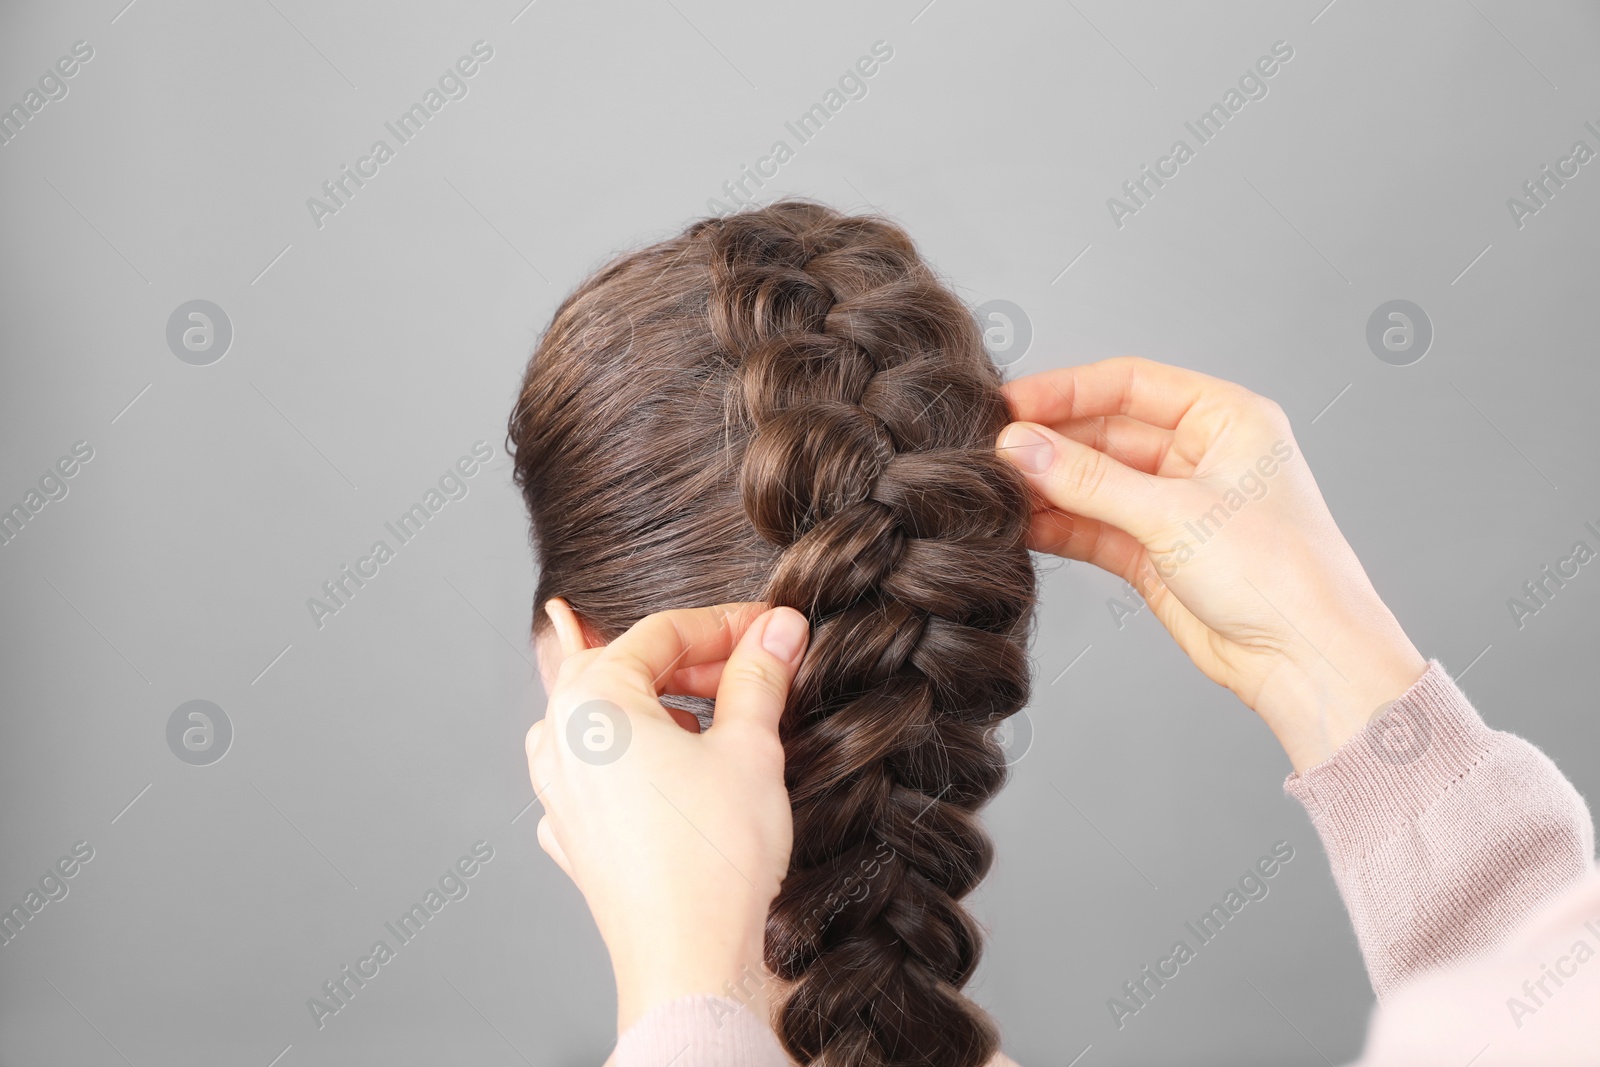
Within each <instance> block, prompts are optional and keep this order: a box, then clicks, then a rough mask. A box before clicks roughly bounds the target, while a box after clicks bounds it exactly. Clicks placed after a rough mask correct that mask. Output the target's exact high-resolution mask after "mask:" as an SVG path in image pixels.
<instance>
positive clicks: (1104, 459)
mask: <svg viewBox="0 0 1600 1067" xmlns="http://www.w3.org/2000/svg"><path fill="white" fill-rule="evenodd" d="M997 450H998V451H999V453H1000V455H1002V456H1004V457H1005V458H1006V459H1008V460H1010V461H1011V463H1012V464H1013V465H1015V466H1016V468H1017V469H1018V470H1019V471H1021V472H1022V473H1023V475H1024V476H1025V477H1026V478H1027V479H1028V483H1029V484H1030V485H1032V486H1033V489H1034V491H1035V492H1036V493H1037V494H1038V495H1039V496H1040V497H1042V498H1043V499H1044V501H1045V503H1047V504H1050V505H1051V506H1052V507H1055V508H1059V509H1060V510H1062V511H1065V512H1068V513H1070V514H1073V515H1081V516H1083V517H1084V518H1087V519H1098V520H1100V521H1101V522H1105V523H1109V524H1110V525H1112V526H1116V527H1119V528H1121V529H1123V530H1125V531H1127V532H1128V533H1130V534H1132V535H1133V537H1134V538H1135V539H1137V540H1138V541H1140V542H1146V541H1147V540H1148V539H1150V538H1152V537H1154V536H1156V535H1158V534H1159V532H1160V531H1161V529H1163V528H1164V527H1165V526H1166V525H1167V521H1166V520H1167V517H1168V513H1169V512H1170V511H1171V510H1172V506H1173V500H1172V494H1173V493H1174V492H1176V491H1177V488H1178V486H1177V484H1176V483H1174V482H1173V480H1172V479H1168V478H1161V477H1158V476H1156V475H1153V474H1146V473H1145V472H1144V471H1141V470H1135V469H1134V468H1132V467H1129V466H1127V465H1125V464H1123V463H1119V462H1118V461H1117V460H1115V459H1113V458H1112V457H1111V456H1108V455H1106V454H1105V453H1104V452H1101V451H1099V450H1097V449H1094V448H1091V447H1089V446H1088V445H1086V444H1082V443H1080V442H1078V441H1074V440H1072V439H1071V438H1068V437H1063V436H1061V435H1060V434H1058V433H1056V432H1055V431H1054V430H1052V429H1049V428H1048V427H1045V426H1040V425H1039V424H1038V423H1033V422H1013V423H1012V424H1011V425H1009V426H1007V427H1006V428H1005V429H1004V430H1002V431H1001V432H1000V439H999V441H998V443H997Z"/></svg>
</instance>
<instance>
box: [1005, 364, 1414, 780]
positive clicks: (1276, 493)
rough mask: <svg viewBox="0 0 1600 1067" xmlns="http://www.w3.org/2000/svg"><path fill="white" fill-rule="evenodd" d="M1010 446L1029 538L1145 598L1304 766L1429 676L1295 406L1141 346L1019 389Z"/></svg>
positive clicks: (1010, 389) (1011, 387)
mask: <svg viewBox="0 0 1600 1067" xmlns="http://www.w3.org/2000/svg"><path fill="white" fill-rule="evenodd" d="M1005 392H1006V395H1007V396H1008V398H1009V399H1010V401H1011V404H1012V408H1013V410H1014V411H1015V413H1016V415H1017V418H1018V419H1019V420H1021V421H1018V422H1014V423H1012V424H1011V425H1009V426H1007V427H1006V428H1005V430H1004V431H1003V432H1002V433H1001V434H1000V438H999V441H998V442H997V444H998V447H999V450H1000V454H1001V455H1002V456H1004V457H1006V458H1007V459H1009V460H1010V461H1011V462H1012V463H1014V464H1015V465H1016V466H1017V467H1018V468H1019V469H1020V470H1021V471H1022V472H1023V473H1024V474H1025V475H1026V476H1027V478H1028V481H1029V482H1030V483H1031V484H1032V486H1033V488H1034V490H1035V493H1036V496H1037V500H1036V509H1037V510H1036V511H1035V513H1034V517H1033V525H1032V528H1031V531H1030V534H1029V544H1030V547H1032V548H1033V549H1035V550H1036V551H1040V552H1051V553H1055V554H1056V555H1061V556H1066V557H1069V558H1071V559H1077V560H1084V561H1087V562H1089V563H1092V564H1094V565H1095V566H1097V567H1101V568H1103V569H1105V570H1107V571H1110V572H1111V573H1112V574H1115V575H1118V576H1119V577H1121V578H1122V579H1123V580H1124V581H1126V582H1128V583H1129V584H1131V585H1132V586H1133V587H1134V588H1135V589H1137V590H1138V592H1139V593H1140V594H1141V595H1142V596H1143V597H1144V600H1145V602H1146V603H1147V604H1148V605H1149V607H1150V610H1151V612H1152V613H1153V614H1154V615H1155V617H1156V618H1157V619H1158V620H1160V622H1161V624H1162V625H1163V626H1165V627H1166V628H1167V631H1168V632H1169V633H1171V634H1172V636H1173V638H1174V639H1175V640H1176V641H1177V642H1178V646H1179V647H1180V648H1182V649H1183V651H1184V652H1185V653H1186V654H1187V655H1188V656H1189V658H1190V659H1192V660H1193V661H1194V662H1195V665H1196V666H1198V667H1199V668H1200V669H1201V670H1202V671H1203V672H1205V674H1206V676H1207V677H1209V678H1210V679H1211V680H1212V681H1215V682H1217V683H1219V684H1221V685H1224V686H1227V687H1228V688H1229V689H1231V690H1233V692H1234V693H1236V694H1237V695H1238V697H1239V699H1240V700H1242V701H1244V703H1245V704H1246V705H1248V706H1249V707H1250V708H1252V709H1254V710H1255V711H1256V713H1257V714H1259V715H1260V716H1261V718H1262V719H1263V720H1265V721H1266V723H1267V725H1268V726H1269V727H1271V729H1272V731H1273V733H1274V734H1275V735H1277V738H1278V741H1279V743H1281V744H1282V745H1283V749H1284V751H1285V752H1286V753H1287V754H1288V756H1289V759H1290V761H1291V762H1292V763H1293V764H1294V767H1295V770H1296V771H1301V772H1303V771H1305V770H1306V769H1307V768H1309V767H1312V766H1315V765H1316V764H1318V763H1321V762H1323V761H1324V760H1326V759H1328V758H1330V757H1331V756H1332V755H1333V754H1334V753H1335V752H1336V751H1337V750H1338V749H1339V747H1340V746H1341V745H1342V744H1343V743H1344V742H1345V741H1347V740H1348V739H1349V738H1351V737H1353V736H1354V735H1355V734H1356V733H1358V732H1360V730H1361V729H1362V728H1363V727H1364V726H1365V725H1366V723H1367V722H1368V720H1369V719H1371V717H1372V715H1373V713H1374V712H1376V711H1377V710H1379V709H1380V708H1381V707H1382V706H1383V705H1384V704H1385V703H1387V702H1388V701H1391V700H1394V699H1395V698H1397V697H1399V696H1400V695H1401V694H1402V693H1404V692H1405V691H1406V690H1407V689H1408V688H1410V686H1411V684H1412V683H1413V682H1415V681H1416V680H1417V679H1418V678H1420V677H1421V676H1422V673H1423V671H1424V670H1426V668H1427V661H1426V660H1424V659H1423V658H1422V656H1421V654H1420V653H1418V651H1417V649H1416V647H1415V646H1414V645H1412V643H1411V641H1410V640H1409V639H1408V638H1407V637H1406V635H1405V631H1404V630H1402V629H1401V627H1400V624H1399V622H1398V621H1396V619H1395V617H1394V615H1393V614H1392V613H1391V612H1390V611H1389V609H1388V608H1387V607H1386V606H1385V605H1384V603H1383V601H1382V600H1381V599H1380V598H1379V596H1378V594H1377V592H1376V590H1374V589H1373V587H1372V583H1371V581H1369V580H1368V578H1367V574H1366V572H1365V571H1364V570H1363V569H1362V567H1361V563H1360V561H1359V560H1357V559H1356V556H1355V553H1354V552H1353V551H1352V550H1351V548H1350V545H1349V543H1348V542H1346V541H1345V539H1344V535H1343V534H1341V533H1340V532H1339V527H1338V526H1337V525H1335V523H1334V521H1333V516H1332V515H1331V514H1329V512H1328V506H1327V504H1326V503H1324V502H1323V499H1322V493H1321V491H1320V490H1318V488H1317V483H1316V480H1315V479H1314V478H1312V476H1311V469H1310V468H1309V467H1308V466H1307V465H1306V462H1305V458H1304V457H1303V456H1302V455H1301V454H1300V448H1299V445H1298V444H1297V443H1296V441H1295V439H1294V433H1293V431H1292V430H1291V429H1290V427H1289V420H1288V418H1287V417H1285V415H1284V413H1283V409H1282V408H1280V407H1279V406H1278V405H1277V404H1276V403H1274V402H1273V401H1271V400H1269V399H1267V398H1266V397H1262V396H1258V395H1256V394H1255V393H1252V392H1250V391H1249V390H1248V389H1245V388H1244V387H1243V386H1239V385H1235V384H1233V383H1231V382H1226V381H1223V380H1221V379H1219V378H1212V377H1209V376H1207V375H1204V374H1199V373H1197V372H1195V371H1190V370H1184V369H1182V368H1179V367H1173V366H1168V365H1166V364H1164V363H1155V362H1152V361H1150V360H1146V359H1139V358H1136V357H1131V356H1123V357H1118V358H1116V359H1108V360H1103V361H1101V362H1099V363H1091V364H1088V365H1086V366H1081V367H1071V368H1067V369H1064V370H1056V371H1044V372H1042V373H1040V374H1034V375H1030V376H1028V377H1026V378H1021V379H1019V380H1017V381H1014V382H1011V383H1008V384H1007V385H1006V387H1005Z"/></svg>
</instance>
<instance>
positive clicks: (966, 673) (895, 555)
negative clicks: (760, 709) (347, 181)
mask: <svg viewBox="0 0 1600 1067" xmlns="http://www.w3.org/2000/svg"><path fill="white" fill-rule="evenodd" d="M999 385H1000V379H999V376H998V374H997V372H996V371H995V369H994V366H993V364H992V363H991V362H990V360H989V358H988V355H987V353H986V352H985V350H984V348H983V346H982V341H981V335H980V332H979V329H978V324H977V322H976V321H975V319H974V318H973V316H972V314H971V313H970V312H969V311H968V310H967V309H966V307H965V306H964V305H963V304H962V303H961V302H960V301H959V300H957V299H956V298H955V297H954V296H953V295H952V294H951V293H950V292H949V291H948V290H947V289H946V288H945V287H944V286H942V285H941V284H940V283H939V281H938V280H937V278H936V277H935V275H934V274H933V272H932V271H931V270H930V269H929V268H928V267H927V266H926V264H924V263H923V261H922V260H921V258H920V257H919V255H918V254H917V251H916V249H915V247H914V245H913V244H912V242H911V240H910V239H909V238H908V237H907V236H906V235H905V233H904V232H903V231H901V230H900V229H899V228H898V227H896V226H894V225H893V224H892V223H889V222H887V221H885V220H883V219H880V218H875V217H861V216H855V217H852V216H845V215H841V214H839V213H838V212H836V211H834V210H832V209H830V208H827V207H824V206H822V205H819V204H815V203H812V202H808V201H796V200H790V201H783V202H780V203H777V204H773V205H771V206H769V207H766V208H762V209H759V210H752V211H747V212H744V213H740V214H737V215H733V216H729V217H727V218H722V219H706V220H703V221H700V222H697V223H695V224H694V225H692V226H690V227H689V228H688V229H687V230H686V231H684V232H683V233H682V234H681V235H679V236H677V237H675V238H672V239H671V240H668V241H663V242H661V243H659V244H656V245H652V246H650V247H648V248H645V249H642V250H639V251H636V252H632V253H629V254H626V255H624V256H621V257H619V258H618V259H616V260H614V261H612V262H611V263H609V264H608V265H606V266H605V267H603V268H602V269H600V270H599V271H598V272H596V273H595V274H594V275H593V276H591V277H590V278H589V279H588V280H587V281H585V282H584V283H583V284H582V285H580V286H579V287H578V289H577V290H576V291H575V292H573V293H572V294H571V295H570V296H569V297H568V298H567V299H566V300H565V301H564V302H563V303H562V304H561V306H560V307H559V309H558V310H557V312H556V314H555V317H554V319H553V321H552V323H551V325H550V327H549V329H548V330H547V331H546V333H545V335H544V337H543V338H542V339H541V341H540V343H539V346H538V348H537V349H536V351H535V352H534V355H533V358H532V360H531V361H530V363H529V366H528V371H527V376H526V379H525V381H524V384H523V389H522V393H521V397H520V399H519V401H518V403H517V406H516V409H515V410H514V411H513V413H512V417H511V422H510V433H509V439H510V445H511V448H512V450H513V451H514V453H515V457H516V478H517V481H518V484H519V485H520V486H521V487H522V490H523V493H524V496H525V498H526V500H527V504H528V508H529V512H530V514H531V517H532V524H533V535H534V541H535V547H536V552H537V556H538V562H539V583H538V590H537V593H536V596H535V600H536V603H535V613H534V617H535V620H536V623H535V628H536V630H538V631H542V630H544V629H545V628H546V626H547V625H548V624H547V621H546V619H545V617H544V612H543V607H544V605H545V603H546V602H547V601H549V600H550V599H551V598H554V597H561V598H562V599H564V600H565V601H567V603H568V604H570V605H571V606H572V608H573V610H574V611H575V613H576V614H577V616H578V618H579V619H580V620H581V622H582V624H583V626H584V627H585V629H586V630H587V631H588V632H589V633H590V634H591V635H592V636H593V638H594V639H596V640H599V641H609V640H612V639H614V638H615V637H617V636H618V635H620V634H621V633H623V632H624V631H625V630H627V629H628V628H629V627H630V626H632V625H633V624H634V623H635V622H637V621H638V620H639V619H641V618H643V617H644V616H645V615H648V614H651V613H653V612H657V611H662V610H666V609H668V608H677V607H697V606H703V605H708V604H718V603H729V602H733V601H752V600H761V601H766V602H768V603H771V604H774V605H788V606H791V607H794V608H797V609H798V610H800V611H801V612H804V613H805V614H806V615H807V616H808V618H809V619H810V621H811V627H812V636H811V642H810V646H809V649H808V651H807V653H806V656H805V659H804V661H803V663H802V664H801V667H800V671H799V674H798V676H797V677H796V679H795V683H794V686H793V688H792V691H791V693H790V696H789V701H788V704H787V706H786V708H785V711H784V715H783V720H782V724H781V734H782V737H783V741H784V751H785V777H786V779H787V785H788V787H789V792H790V799H791V802H792V804H793V807H794V818H795V838H794V850H793V854H792V859H791V865H790V871H789V875H788V877H787V878H786V879H785V881H784V883H783V888H782V890H781V892H780V893H779V896H778V898H777V900H776V901H775V902H774V903H773V906H772V911H771V915H770V917H769V920H768V926H767V937H766V956H767V965H768V967H769V968H770V969H771V970H772V971H773V973H774V974H775V975H776V976H777V977H778V978H779V979H781V980H783V982H784V983H785V986H786V988H787V994H786V996H785V998H784V999H783V1001H782V1003H781V1005H780V1006H779V1008H778V1009H777V1013H776V1017H775V1020H774V1025H775V1028H776V1030H777V1032H778V1035H779V1037H780V1039H781V1040H782V1041H783V1043H784V1045H785V1047H786V1048H787V1049H788V1051H789V1052H790V1054H791V1055H793V1056H795V1057H796V1058H797V1059H798V1060H800V1062H802V1063H822V1064H829V1065H833V1064H838V1065H843V1064H851V1065H876V1064H902V1063H903V1064H913V1063H914V1064H923V1065H928V1064H933V1065H940V1067H944V1065H950V1067H955V1065H975V1064H981V1063H983V1062H985V1061H987V1060H988V1059H989V1058H990V1057H991V1056H992V1055H993V1053H994V1051H995V1050H996V1048H997V1042H996V1038H995V1035H994V1031H993V1027H992V1025H991V1023H990V1022H989V1020H988V1019H987V1017H986V1016H984V1014H983V1013H982V1012H981V1011H980V1010H979V1009H978V1008H977V1007H976V1006H975V1005H973V1004H972V1003H971V1002H970V1001H968V1000H966V999H965V998H964V997H963V996H962V995H961V994H960V992H959V991H960V989H961V987H962V986H963V985H964V984H965V983H966V981H967V980H968V978H969V977H970V976H971V974H972V972H973V969H974V968H975V966H976V964H977V961H978V955H979V951H980V948H981V933H980V930H979V928H978V927H977V925H976V924H975V922H974V921H973V920H972V918H971V917H970V916H969V915H968V913H967V912H966V911H965V909H964V908H963V907H962V905H961V903H960V901H961V899H962V898H963V897H964V896H965V895H966V894H967V893H968V892H969V891H970V890H971V889H972V888H973V887H974V886H975V885H976V884H977V883H978V881H979V880H980V879H981V878H982V877H983V875H984V873H985V872H986V871H987V869H988V866H989V862H990V857H991V849H990V844H989V841H988V837H987V835H986V834H985V832H984V830H983V828H982V826H981V824H980V823H979V822H978V820H977V818H976V815H975V812H976V810H977V809H978V808H979V807H980V806H981V805H982V804H983V803H984V802H985V801H986V800H987V799H988V798H989V797H990V796H991V795H992V794H993V793H994V792H995V791H996V790H997V789H998V788H999V786H1000V784H1001V782H1002V780H1003V778H1004V772H1005V759H1004V754H1003V752H1002V750H1001V748H1000V747H999V745H998V743H997V742H996V741H995V740H994V737H993V728H994V727H995V726H996V725H997V724H998V723H999V722H1000V721H1001V720H1002V719H1003V718H1004V717H1005V716H1007V715H1010V714H1012V713H1013V712H1015V711H1017V710H1018V709H1019V708H1021V706H1022V705H1023V704H1024V703H1025V702H1026V699H1027V694H1028V672H1027V661H1026V654H1025V650H1026V641H1027V637H1028V630H1029V627H1030V624H1031V620H1032V609H1033V602H1034V571H1033V567H1032V563H1031V561H1030V558H1029V556H1028V553H1027V549H1026V547H1025V542H1024V534H1025V530H1026V526H1027V522H1028V517H1029V511H1030V505H1029V499H1028V495H1027V489H1026V487H1025V486H1024V484H1023V483H1022V482H1021V480H1020V478H1019V477H1018V476H1017V474H1016V473H1015V471H1014V470H1013V469H1012V468H1011V467H1010V465H1009V464H1007V463H1005V462H1004V461H1003V460H1001V459H999V458H998V457H997V456H996V455H995V452H994V440H995V435H996V434H997V433H999V431H1000V430H1001V428H1002V427H1004V426H1005V424H1006V423H1007V421H1008V419H1009V416H1008V411H1007V407H1006V404H1005V400H1004V398H1003V397H1002V395H1001V394H1000V391H999Z"/></svg>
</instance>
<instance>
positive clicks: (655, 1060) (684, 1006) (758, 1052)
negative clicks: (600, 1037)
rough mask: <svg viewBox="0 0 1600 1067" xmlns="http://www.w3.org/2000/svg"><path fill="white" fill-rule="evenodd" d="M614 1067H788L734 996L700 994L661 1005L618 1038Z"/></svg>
mask: <svg viewBox="0 0 1600 1067" xmlns="http://www.w3.org/2000/svg"><path fill="white" fill-rule="evenodd" d="M609 1062H610V1063H611V1064H612V1065H613V1067H667V1065H668V1064H671V1065H672V1067H723V1065H732V1064H738V1065H739V1067H768V1065H771V1067H788V1065H789V1063H790V1060H789V1057H788V1056H787V1055H785V1054H784V1052H783V1049H782V1047H781V1046H779V1044H778V1039H777V1038H776V1037H774V1036H773V1033H772V1031H771V1030H770V1029H769V1028H768V1027H767V1026H766V1025H765V1024H764V1023H763V1022H762V1021H761V1020H760V1019H758V1018H756V1016H755V1015H754V1014H752V1013H751V1012H750V1010H749V1009H748V1008H746V1007H745V1006H744V1004H743V1003H741V1002H739V1001H737V1000H734V999H732V998H731V997H719V996H713V995H710V994H697V995H693V996H684V997H679V998H678V999H676V1000H670V1001H668V1002H667V1003H665V1004H658V1005H656V1006H655V1007H654V1008H652V1009H650V1010H649V1011H647V1012H645V1013H644V1015H642V1016H640V1017H639V1019H638V1020H637V1021H636V1022H635V1023H634V1024H633V1025H632V1026H630V1027H628V1030H627V1032H626V1033H624V1034H623V1035H622V1037H621V1038H619V1039H618V1040H617V1048H616V1051H615V1052H614V1053H613V1054H612V1058H611V1060H610V1061H609Z"/></svg>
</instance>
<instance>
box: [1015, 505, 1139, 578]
mask: <svg viewBox="0 0 1600 1067" xmlns="http://www.w3.org/2000/svg"><path fill="white" fill-rule="evenodd" d="M1028 547H1029V548H1031V549H1033V550H1034V551H1035V552H1049V553H1050V554H1052V555H1056V556H1064V557H1066V558H1067V559H1075V560H1081V561H1082V562H1084V563H1088V564H1091V565H1093V566H1095V567H1099V568H1100V569H1101V570H1103V571H1106V572H1107V573H1110V574H1114V575H1116V576H1117V577H1118V578H1121V579H1122V580H1123V581H1125V582H1128V583H1130V584H1132V583H1133V581H1134V576H1135V575H1137V574H1138V573H1139V566H1140V564H1141V562H1142V561H1143V559H1144V558H1145V556H1146V552H1145V547H1144V546H1143V545H1141V544H1140V543H1139V542H1138V541H1136V540H1134V539H1133V537H1131V536H1129V534H1128V533H1127V531H1125V530H1119V529H1117V528H1116V527H1115V526H1112V525H1111V524H1110V523H1105V522H1101V521H1100V520H1099V519H1086V518H1084V517H1083V516H1081V515H1068V514H1066V513H1064V512H1061V511H1057V510H1056V509H1054V508H1046V509H1044V510H1042V511H1036V512H1034V513H1033V522H1032V525H1030V526H1029V528H1028Z"/></svg>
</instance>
